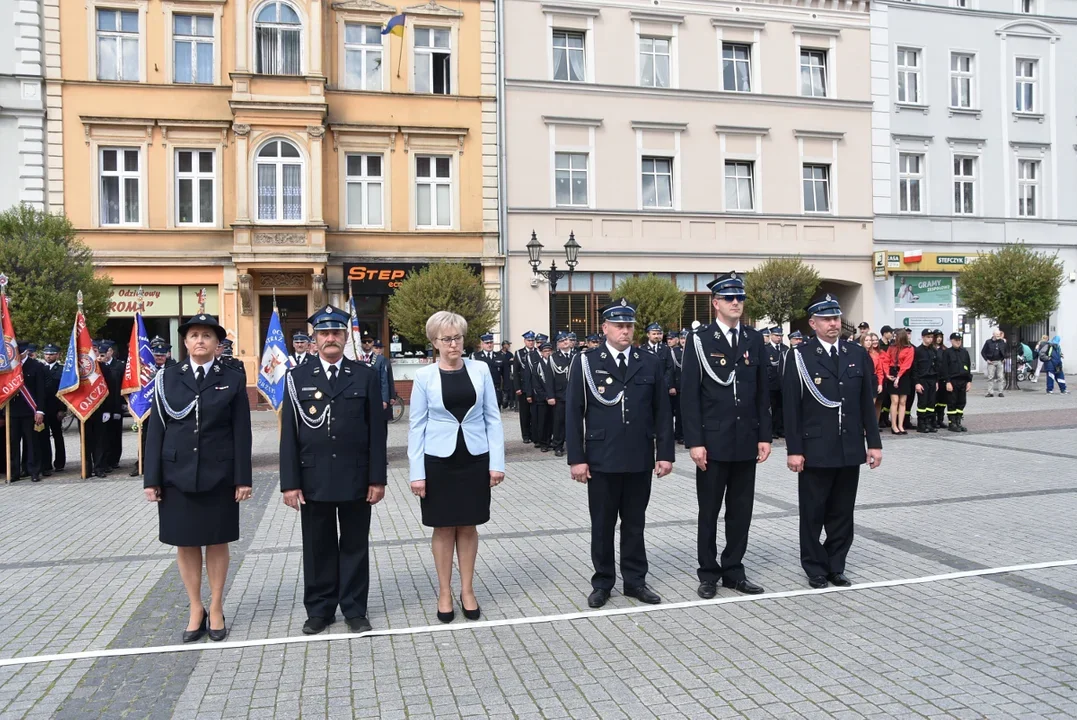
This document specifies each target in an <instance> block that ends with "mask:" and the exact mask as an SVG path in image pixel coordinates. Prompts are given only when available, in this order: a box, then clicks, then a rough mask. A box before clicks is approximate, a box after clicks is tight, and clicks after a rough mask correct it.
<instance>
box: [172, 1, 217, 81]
mask: <svg viewBox="0 0 1077 720" xmlns="http://www.w3.org/2000/svg"><path fill="white" fill-rule="evenodd" d="M172 58H173V61H172V80H173V82H178V83H202V84H210V83H212V82H213V16H211V15H173V16H172Z"/></svg>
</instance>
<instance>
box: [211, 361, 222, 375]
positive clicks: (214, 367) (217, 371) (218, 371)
mask: <svg viewBox="0 0 1077 720" xmlns="http://www.w3.org/2000/svg"><path fill="white" fill-rule="evenodd" d="M220 371H221V366H220V365H218V364H217V363H213V372H215V373H220Z"/></svg>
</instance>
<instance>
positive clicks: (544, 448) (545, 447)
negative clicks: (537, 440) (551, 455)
mask: <svg viewBox="0 0 1077 720" xmlns="http://www.w3.org/2000/svg"><path fill="white" fill-rule="evenodd" d="M539 450H541V451H542V452H550V448H549V447H547V446H546V445H542V446H540V447H539Z"/></svg>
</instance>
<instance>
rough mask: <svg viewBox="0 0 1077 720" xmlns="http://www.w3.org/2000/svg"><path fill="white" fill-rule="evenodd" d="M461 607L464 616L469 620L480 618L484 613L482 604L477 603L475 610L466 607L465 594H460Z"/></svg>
mask: <svg viewBox="0 0 1077 720" xmlns="http://www.w3.org/2000/svg"><path fill="white" fill-rule="evenodd" d="M460 609H461V610H463V611H464V617H465V618H467V619H468V620H478V619H479V616H480V615H482V606H481V605H476V606H475V609H474V610H468V609H467V608H466V607H464V596H463V595H461V596H460Z"/></svg>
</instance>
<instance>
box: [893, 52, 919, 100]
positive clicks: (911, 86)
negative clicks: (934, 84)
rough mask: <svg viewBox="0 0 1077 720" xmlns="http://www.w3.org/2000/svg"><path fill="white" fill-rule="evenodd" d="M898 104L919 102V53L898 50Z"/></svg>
mask: <svg viewBox="0 0 1077 720" xmlns="http://www.w3.org/2000/svg"><path fill="white" fill-rule="evenodd" d="M897 66H898V67H897V70H898V72H897V81H898V102H903V103H919V102H920V51H919V50H912V49H910V48H898V51H897Z"/></svg>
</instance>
